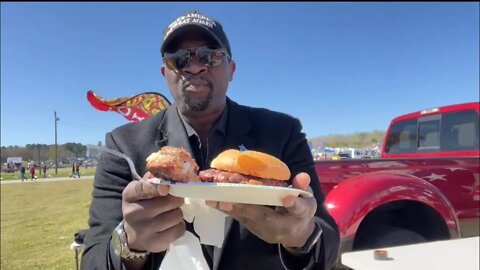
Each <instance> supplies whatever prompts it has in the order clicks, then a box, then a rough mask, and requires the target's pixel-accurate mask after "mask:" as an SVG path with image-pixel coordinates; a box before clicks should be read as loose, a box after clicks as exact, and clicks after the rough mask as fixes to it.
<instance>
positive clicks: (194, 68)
mask: <svg viewBox="0 0 480 270" xmlns="http://www.w3.org/2000/svg"><path fill="white" fill-rule="evenodd" d="M206 71H207V67H206V66H205V65H204V64H202V63H201V62H200V61H199V60H198V58H197V57H195V56H194V57H190V59H188V62H187V64H186V65H185V67H184V68H183V72H186V73H190V74H199V73H203V72H206Z"/></svg>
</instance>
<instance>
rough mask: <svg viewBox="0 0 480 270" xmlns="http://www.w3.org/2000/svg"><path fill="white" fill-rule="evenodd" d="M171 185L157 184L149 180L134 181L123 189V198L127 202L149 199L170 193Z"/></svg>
mask: <svg viewBox="0 0 480 270" xmlns="http://www.w3.org/2000/svg"><path fill="white" fill-rule="evenodd" d="M168 191H169V187H168V186H167V185H156V184H153V183H150V182H149V181H148V180H140V181H136V180H135V181H132V182H130V183H129V184H128V185H127V186H126V187H125V189H124V190H123V193H122V195H123V200H124V201H125V202H137V201H140V200H148V199H151V198H154V197H158V196H165V195H167V194H168Z"/></svg>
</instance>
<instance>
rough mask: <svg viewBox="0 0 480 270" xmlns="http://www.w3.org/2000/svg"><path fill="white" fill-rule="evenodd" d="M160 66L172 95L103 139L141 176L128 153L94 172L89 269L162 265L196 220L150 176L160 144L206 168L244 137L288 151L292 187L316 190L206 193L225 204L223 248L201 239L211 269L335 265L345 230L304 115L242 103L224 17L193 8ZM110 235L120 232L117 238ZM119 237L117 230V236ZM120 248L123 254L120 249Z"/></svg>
mask: <svg viewBox="0 0 480 270" xmlns="http://www.w3.org/2000/svg"><path fill="white" fill-rule="evenodd" d="M161 53H162V57H163V60H164V65H163V66H162V67H161V73H162V75H163V76H164V77H165V80H166V82H167V85H168V87H169V89H170V92H171V94H172V96H173V97H174V99H175V104H174V105H172V106H169V107H168V108H166V109H165V110H162V111H160V112H159V113H158V114H156V115H154V116H152V117H150V118H148V119H145V120H143V121H141V122H136V123H130V124H127V125H124V126H122V127H119V128H117V129H115V130H114V131H112V132H110V133H108V134H107V135H106V145H107V147H109V148H112V149H115V150H118V151H121V152H123V153H124V154H126V155H127V156H129V157H130V158H132V159H133V161H134V165H135V167H136V169H137V171H138V172H139V173H140V175H144V179H142V180H141V181H132V180H131V179H132V176H131V172H130V170H129V167H128V164H127V163H126V161H125V160H123V159H120V158H115V157H114V156H112V155H106V154H103V155H102V156H101V159H100V162H99V164H98V167H97V172H96V175H95V182H94V191H93V193H92V194H93V200H92V204H91V206H90V219H89V224H90V228H89V230H88V233H87V235H86V238H85V245H86V247H85V251H84V253H83V259H82V267H83V269H120V268H121V266H120V265H122V264H123V266H124V267H125V268H126V269H158V268H159V266H160V264H161V262H162V259H163V257H164V256H165V253H166V250H167V248H168V247H169V245H170V243H172V242H174V241H175V240H176V239H178V238H179V237H181V236H182V235H183V234H184V232H185V230H189V231H191V232H193V228H192V224H189V223H185V221H184V220H183V215H182V211H181V210H180V208H179V207H180V206H181V205H182V204H183V202H184V200H183V199H182V198H178V197H174V196H171V195H168V187H167V186H161V188H160V189H159V190H156V189H155V188H154V187H153V185H150V184H149V182H148V181H147V180H146V179H147V178H151V177H152V176H151V174H150V173H148V172H146V170H145V159H146V158H147V156H149V155H150V154H151V153H152V152H156V151H157V150H158V149H159V148H160V147H162V146H165V145H169V146H177V147H183V148H185V149H186V150H187V151H189V152H190V153H191V154H192V156H193V157H194V158H195V161H196V162H197V163H198V165H199V167H200V169H201V170H203V169H207V168H209V164H210V162H211V160H212V159H213V158H214V157H215V156H216V155H217V154H218V153H220V152H221V151H223V150H225V149H230V148H237V149H238V147H239V146H240V145H243V146H244V147H246V148H247V149H251V150H257V151H263V152H266V153H269V154H271V155H274V156H276V157H278V158H279V159H281V160H283V161H284V162H285V163H286V164H287V165H288V166H289V168H290V170H291V172H292V176H294V177H293V179H291V180H292V183H293V185H294V186H295V187H297V188H301V189H307V188H308V186H309V185H310V187H311V188H312V190H313V192H314V195H315V198H300V197H298V198H296V197H292V196H288V197H286V198H284V200H283V204H284V207H279V208H276V209H274V208H271V207H267V206H260V205H247V204H231V203H223V202H220V203H217V202H208V205H209V206H211V207H216V208H218V209H219V210H220V211H223V212H224V213H226V214H228V216H229V218H227V222H226V224H227V226H226V231H227V235H226V238H225V242H224V246H223V248H216V247H211V246H207V245H202V251H203V254H204V256H205V259H206V260H207V262H208V263H209V265H210V268H211V269H233V270H235V269H249V270H255V269H268V270H270V269H329V268H330V267H331V266H332V265H333V264H334V263H335V261H336V259H337V256H338V246H339V235H338V230H337V227H336V225H335V222H334V220H333V219H332V218H331V217H330V216H329V214H328V213H327V211H326V209H325V207H324V206H323V201H324V195H323V194H322V193H321V191H320V187H319V183H318V178H317V175H316V173H315V170H314V167H313V158H312V155H311V152H310V151H309V147H308V143H307V140H306V138H305V134H304V133H302V132H301V124H300V121H298V120H297V119H295V118H292V117H290V116H288V115H286V114H282V113H277V112H272V111H269V110H266V109H260V108H251V107H246V106H242V105H239V104H237V103H235V102H233V101H232V100H230V99H229V98H228V97H227V96H226V92H227V88H228V85H229V82H230V81H231V80H232V79H233V74H234V72H235V62H234V61H233V60H232V52H231V48H230V44H229V42H228V39H227V37H226V35H225V33H224V31H223V28H222V26H221V25H220V23H219V22H218V21H214V20H212V19H211V18H209V17H206V16H204V15H201V14H199V13H196V12H192V13H188V14H187V15H185V16H181V17H179V18H178V19H177V20H175V21H174V22H173V23H172V24H170V25H169V26H168V27H167V28H166V30H165V32H164V39H163V44H162V48H161ZM112 237H113V238H112ZM112 239H113V240H112ZM117 254H119V255H120V256H119V255H117Z"/></svg>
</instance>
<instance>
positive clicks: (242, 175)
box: [199, 149, 291, 187]
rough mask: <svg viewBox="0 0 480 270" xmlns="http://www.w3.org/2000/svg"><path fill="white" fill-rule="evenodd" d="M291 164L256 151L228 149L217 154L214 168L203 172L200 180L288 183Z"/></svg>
mask: <svg viewBox="0 0 480 270" xmlns="http://www.w3.org/2000/svg"><path fill="white" fill-rule="evenodd" d="M290 175H291V174H290V170H289V168H288V166H287V165H286V164H285V163H284V162H283V161H281V160H280V159H278V158H276V157H274V156H272V155H269V154H266V153H263V152H257V151H252V150H245V151H239V150H236V149H228V150H225V151H223V152H221V153H220V154H219V155H218V156H216V157H215V158H214V159H213V160H212V162H211V164H210V169H208V170H203V171H200V173H199V176H200V180H201V181H203V182H216V183H239V184H253V185H265V186H278V187H286V186H288V180H289V179H290Z"/></svg>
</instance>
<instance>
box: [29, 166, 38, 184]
mask: <svg viewBox="0 0 480 270" xmlns="http://www.w3.org/2000/svg"><path fill="white" fill-rule="evenodd" d="M30 174H31V175H32V181H33V180H34V179H36V178H37V177H36V176H35V165H32V167H31V168H30Z"/></svg>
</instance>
